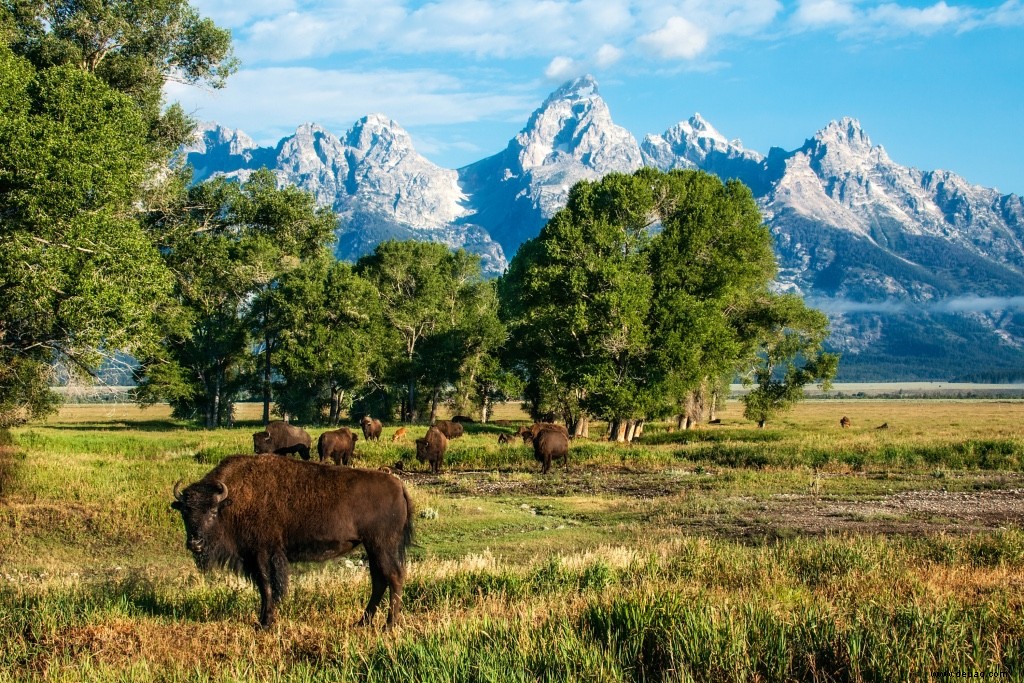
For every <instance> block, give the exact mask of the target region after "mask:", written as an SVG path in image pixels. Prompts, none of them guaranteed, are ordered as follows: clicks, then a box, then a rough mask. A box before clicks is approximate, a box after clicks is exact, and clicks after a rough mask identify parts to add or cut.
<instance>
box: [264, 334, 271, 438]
mask: <svg viewBox="0 0 1024 683" xmlns="http://www.w3.org/2000/svg"><path fill="white" fill-rule="evenodd" d="M268 424H270V337H264V338H263V426H264V427H266V426H267V425H268Z"/></svg>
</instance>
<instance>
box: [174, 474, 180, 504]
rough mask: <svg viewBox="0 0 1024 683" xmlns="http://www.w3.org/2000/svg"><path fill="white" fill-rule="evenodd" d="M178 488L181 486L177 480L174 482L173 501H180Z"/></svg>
mask: <svg viewBox="0 0 1024 683" xmlns="http://www.w3.org/2000/svg"><path fill="white" fill-rule="evenodd" d="M180 486H181V479H179V480H178V481H176V482H174V500H179V501H180V500H181V491H180V490H179V487H180Z"/></svg>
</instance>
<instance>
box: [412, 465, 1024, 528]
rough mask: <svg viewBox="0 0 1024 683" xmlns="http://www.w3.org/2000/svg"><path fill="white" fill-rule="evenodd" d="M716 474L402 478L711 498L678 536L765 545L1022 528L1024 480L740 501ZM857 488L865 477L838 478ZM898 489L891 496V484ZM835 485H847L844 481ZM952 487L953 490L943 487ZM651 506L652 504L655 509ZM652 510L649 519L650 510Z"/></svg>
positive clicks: (507, 488)
mask: <svg viewBox="0 0 1024 683" xmlns="http://www.w3.org/2000/svg"><path fill="white" fill-rule="evenodd" d="M716 476H717V473H716V472H714V471H712V472H707V473H700V474H698V473H694V472H686V471H681V470H666V471H661V472H631V471H628V470H625V469H624V470H621V471H611V472H609V471H607V470H606V471H602V472H600V473H594V472H572V471H570V472H568V473H565V472H561V473H558V474H557V475H555V476H551V477H546V478H541V477H529V476H522V475H519V476H516V475H514V474H509V475H496V474H495V473H493V472H458V473H450V474H442V475H429V474H425V473H419V472H404V473H402V478H404V479H408V480H410V481H412V482H414V483H415V484H416V485H418V486H423V487H425V488H427V489H432V490H434V491H436V492H438V493H442V494H444V495H446V496H462V497H482V498H492V497H564V496H597V497H610V498H625V499H627V500H632V501H634V502H639V503H641V507H642V503H643V502H644V501H649V502H650V503H652V504H653V503H656V502H657V503H658V505H657V508H658V509H659V510H663V509H664V508H665V506H666V505H667V506H671V505H672V503H673V501H677V502H678V503H679V504H680V506H685V505H686V504H687V503H692V502H693V501H695V500H701V501H706V503H708V504H705V505H701V506H698V507H702V508H704V509H705V511H704V512H701V513H699V514H693V515H688V516H685V518H684V520H683V521H682V522H679V521H678V520H676V521H675V522H674V524H675V525H676V526H678V527H679V528H680V530H684V531H688V532H692V533H699V534H706V535H712V536H722V537H732V538H748V539H763V538H774V537H781V536H792V535H810V536H818V535H825V534H842V533H850V534H864V533H866V534H881V535H913V534H920V533H950V534H957V535H960V534H969V533H974V532H980V531H992V530H997V529H1000V528H1010V527H1013V528H1021V527H1024V474H1021V473H1015V472H1010V473H998V474H994V473H977V474H974V475H971V476H969V477H967V478H961V479H959V480H957V481H955V482H950V483H949V486H948V487H947V486H946V485H945V484H944V482H942V480H936V479H935V478H933V477H931V476H929V475H908V476H904V477H903V478H901V479H899V480H897V481H894V482H889V481H885V480H883V481H879V482H878V485H877V486H875V487H870V486H869V490H867V491H862V492H859V493H849V494H847V493H839V494H835V493H820V492H815V491H813V490H812V491H810V492H807V493H768V494H764V495H757V496H752V495H735V494H730V493H728V492H725V491H716V490H715V489H716V483H715V481H714V479H715V477H716ZM842 477H849V478H851V479H857V480H858V481H859V482H863V481H864V480H865V476H864V475H863V474H838V475H837V474H833V475H828V478H830V479H833V480H835V479H839V478H842ZM889 483H893V484H894V486H893V487H892V488H894V489H899V490H892V491H889V490H886V489H887V488H889V487H887V484H889ZM832 488H833V489H839V490H842V489H843V484H842V482H840V483H839V486H833V487H832ZM947 488H948V489H953V490H947ZM652 509H653V508H652ZM652 514H653V513H652Z"/></svg>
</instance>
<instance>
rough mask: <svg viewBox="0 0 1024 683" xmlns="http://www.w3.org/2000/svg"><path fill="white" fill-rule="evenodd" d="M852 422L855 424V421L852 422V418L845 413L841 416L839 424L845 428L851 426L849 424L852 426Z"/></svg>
mask: <svg viewBox="0 0 1024 683" xmlns="http://www.w3.org/2000/svg"><path fill="white" fill-rule="evenodd" d="M852 424H853V423H852V422H850V418H848V417H846V416H845V415H843V416H842V417H841V418H840V419H839V426H840V427H842V428H843V429H846V428H847V427H849V426H850V425H852Z"/></svg>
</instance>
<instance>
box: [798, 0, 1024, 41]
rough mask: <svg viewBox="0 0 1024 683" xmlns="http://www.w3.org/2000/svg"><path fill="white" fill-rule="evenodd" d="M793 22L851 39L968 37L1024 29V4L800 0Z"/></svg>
mask: <svg viewBox="0 0 1024 683" xmlns="http://www.w3.org/2000/svg"><path fill="white" fill-rule="evenodd" d="M792 21H793V23H794V25H795V26H796V27H798V28H803V29H824V28H835V29H837V30H838V31H839V35H841V36H844V37H847V38H851V37H852V38H859V39H865V38H870V39H874V40H879V39H892V38H896V37H899V36H905V35H922V36H928V35H933V34H936V33H939V32H950V33H954V32H955V33H964V32H968V31H973V30H976V29H979V28H984V27H993V26H1021V25H1024V4H1022V2H1021V0H1008V1H1007V2H1004V3H1003V4H1001V5H999V6H998V7H982V8H980V7H975V6H973V5H969V4H964V3H953V4H950V3H948V2H945V0H940V2H936V3H934V4H931V5H928V6H925V7H920V6H917V5H910V4H907V3H897V2H881V3H879V2H874V3H872V2H858V1H857V0H800V1H799V2H798V3H797V7H796V10H795V11H794V12H793V15H792Z"/></svg>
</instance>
